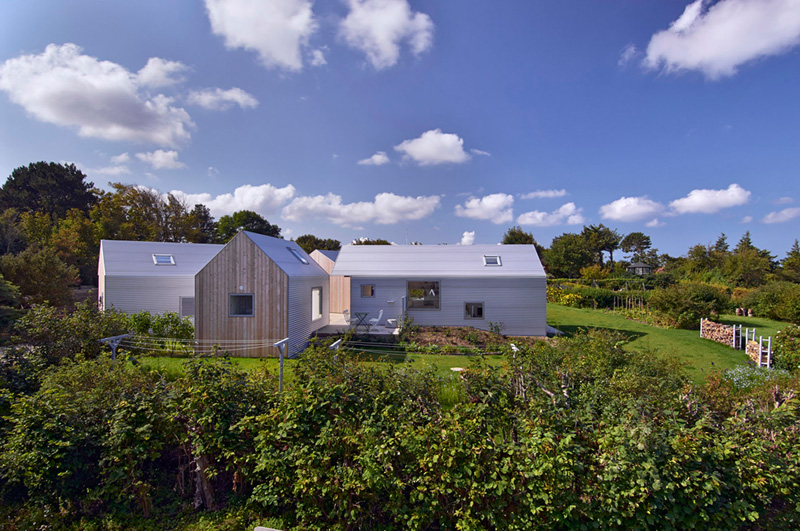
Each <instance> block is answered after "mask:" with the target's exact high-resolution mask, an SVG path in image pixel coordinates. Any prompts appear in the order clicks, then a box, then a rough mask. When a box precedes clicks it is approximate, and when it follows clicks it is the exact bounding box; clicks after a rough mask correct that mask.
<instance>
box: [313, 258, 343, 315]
mask: <svg viewBox="0 0 800 531" xmlns="http://www.w3.org/2000/svg"><path fill="white" fill-rule="evenodd" d="M338 255H339V251H320V250H318V249H317V250H315V251H313V252H312V253H311V254H310V256H311V258H313V259H314V261H315V262H316V263H318V264H319V265H320V267H321V268H322V269H324V270H325V272H326V273H328V274H330V272H331V271H333V266H334V264H336V257H337V256H338ZM328 293H330V307H331V313H342V312H343V311H345V310H349V309H350V279H349V278H347V277H342V276H333V275H332V276H331V277H330V289H329V290H328Z"/></svg>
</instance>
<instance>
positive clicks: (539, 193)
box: [519, 188, 567, 199]
mask: <svg viewBox="0 0 800 531" xmlns="http://www.w3.org/2000/svg"><path fill="white" fill-rule="evenodd" d="M565 195H567V191H566V190H564V189H563V188H562V189H561V190H535V191H533V192H529V193H527V194H522V195H521V196H519V198H520V199H540V198H543V199H552V198H554V197H564V196H565Z"/></svg>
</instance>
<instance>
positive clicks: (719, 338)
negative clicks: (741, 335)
mask: <svg viewBox="0 0 800 531" xmlns="http://www.w3.org/2000/svg"><path fill="white" fill-rule="evenodd" d="M702 328H703V329H702V330H701V331H702V333H703V338H704V339H710V340H711V341H716V342H717V343H722V344H723V345H728V346H732V345H733V327H732V326H729V325H724V324H720V323H715V322H713V321H709V320H708V319H703V324H702Z"/></svg>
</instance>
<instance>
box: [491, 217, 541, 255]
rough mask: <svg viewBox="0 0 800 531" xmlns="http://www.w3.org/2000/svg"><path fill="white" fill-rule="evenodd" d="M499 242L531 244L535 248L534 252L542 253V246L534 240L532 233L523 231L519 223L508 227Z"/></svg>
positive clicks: (505, 243)
mask: <svg viewBox="0 0 800 531" xmlns="http://www.w3.org/2000/svg"><path fill="white" fill-rule="evenodd" d="M500 243H502V244H503V245H533V246H534V247H535V248H536V254H538V255H539V256H542V255H543V254H544V247H542V246H541V245H539V244H538V243H537V242H536V240H535V239H534V237H533V234H531V233H530V232H525V231H524V230H522V227H520V226H519V225H517V226H516V227H511V228H510V229H508V230H507V231H506V233H505V234H504V235H503V240H502V241H501V242H500Z"/></svg>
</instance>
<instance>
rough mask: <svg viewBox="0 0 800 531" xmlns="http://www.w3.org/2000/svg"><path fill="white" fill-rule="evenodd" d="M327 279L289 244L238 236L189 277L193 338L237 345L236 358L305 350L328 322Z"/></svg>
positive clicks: (250, 235) (203, 342)
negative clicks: (280, 346) (282, 347)
mask: <svg viewBox="0 0 800 531" xmlns="http://www.w3.org/2000/svg"><path fill="white" fill-rule="evenodd" d="M329 289H330V288H329V276H328V273H326V272H325V270H324V269H322V268H321V267H320V266H319V265H318V264H317V263H316V262H315V261H314V260H312V259H311V257H309V256H308V255H307V254H306V252H305V251H303V249H301V248H300V246H299V245H297V244H296V243H295V242H292V241H287V240H281V239H279V238H272V237H269V236H263V235H261V234H255V233H252V232H245V231H243V232H240V233H239V234H237V235H236V236H234V238H233V239H232V240H231V241H229V242H228V243H227V244H226V245H225V247H224V248H223V249H222V250H221V251H220V252H219V253H217V254H216V255H215V256H214V257H213V258H212V259H211V260H210V261H209V262H208V263H207V264H206V265H205V266H204V267H203V268H202V269H200V270H199V271H198V273H197V275H196V276H195V292H196V293H197V299H196V315H195V338H196V339H197V341H198V343H199V344H200V345H208V344H210V343H213V342H220V343H222V342H225V343H227V342H234V341H235V342H238V343H239V344H240V345H241V348H239V349H238V350H237V351H236V352H234V354H235V355H237V356H252V357H260V356H268V355H275V354H277V349H275V348H274V347H272V343H273V342H276V341H278V340H281V339H284V338H288V339H289V346H288V353H289V354H290V355H293V354H297V353H299V352H301V351H302V350H303V349H305V347H306V345H307V344H308V339H309V337H310V336H311V334H312V333H313V332H314V331H316V330H318V329H320V328H322V327H323V326H326V325H327V324H328V322H329V311H330V310H329V293H328V292H329Z"/></svg>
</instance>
